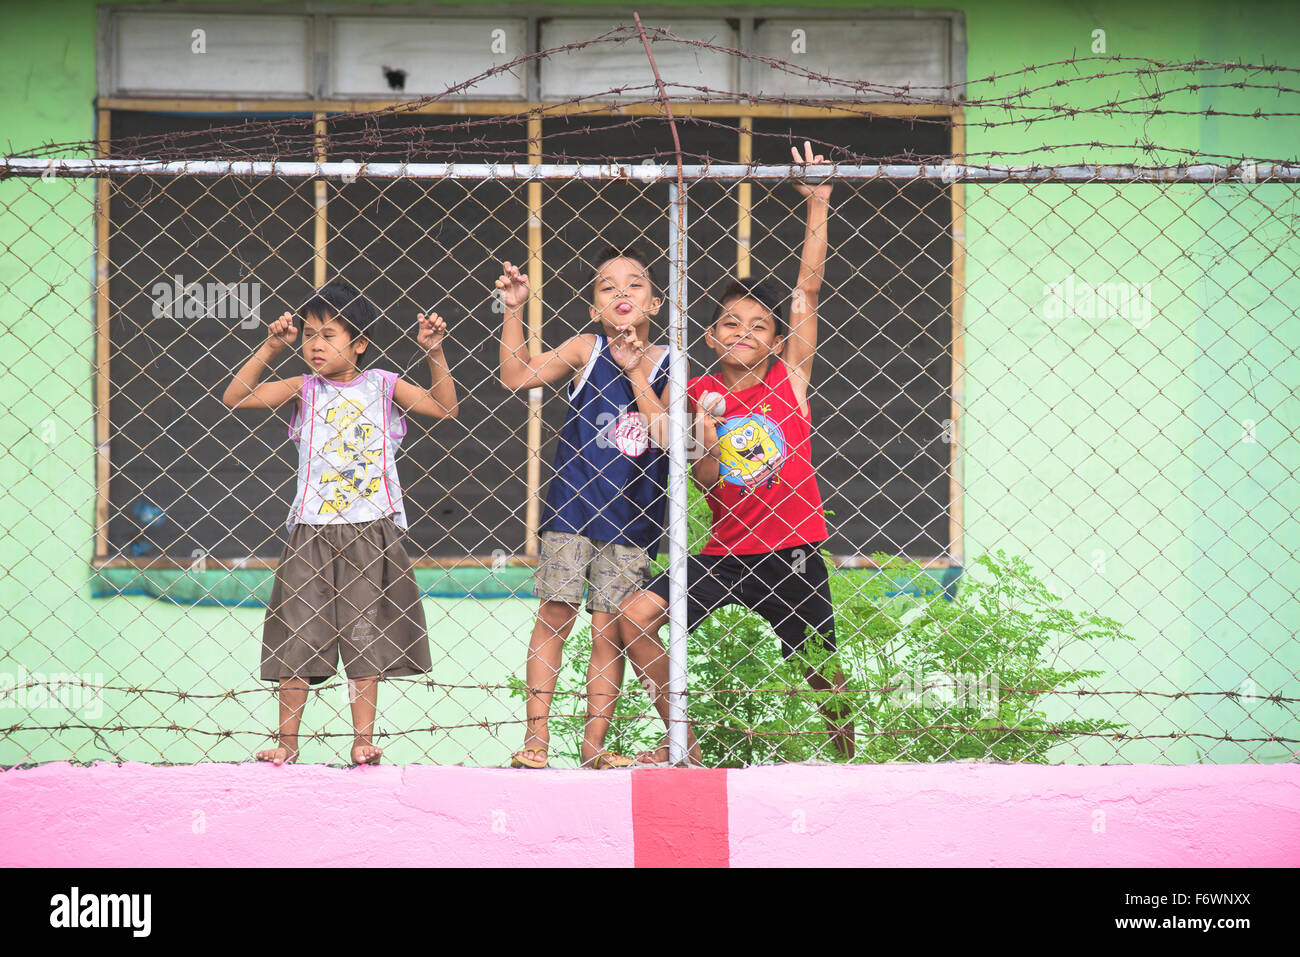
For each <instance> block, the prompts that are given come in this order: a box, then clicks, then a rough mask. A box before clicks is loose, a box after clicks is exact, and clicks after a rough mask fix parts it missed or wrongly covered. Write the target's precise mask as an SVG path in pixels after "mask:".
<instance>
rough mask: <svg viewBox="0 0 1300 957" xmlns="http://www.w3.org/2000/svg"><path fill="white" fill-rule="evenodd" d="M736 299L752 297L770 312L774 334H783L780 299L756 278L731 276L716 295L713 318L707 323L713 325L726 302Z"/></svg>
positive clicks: (783, 323) (783, 324)
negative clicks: (720, 292)
mask: <svg viewBox="0 0 1300 957" xmlns="http://www.w3.org/2000/svg"><path fill="white" fill-rule="evenodd" d="M736 299H753V300H754V301H755V302H756V303H758V304H759V305H760V306H762V307H763V308H764V309H766V310H767V311H768V312H770V313H771V314H772V325H773V327H774V328H775V330H776V334H777V335H778V336H783V335H785V316H784V315H782V313H781V299H780V297H779V296H777V294H776V292H775V291H773V289H772V287H771V286H769V285H767V284H766V283H764V282H762V281H760V280H758V279H735V278H732V279H731V280H729V281H728V282H727V287H726V288H725V289H723V290H722V295H720V296H718V299H717V302H718V305H717V307H716V308H714V310H713V319H712V320H711V321H710V322H709V325H710V326H712V325H714V324H715V323H716V322H717V321H718V318H719V317H720V316H721V315H722V313H723V310H725V309H726V308H727V303H729V302H732V301H733V300H736Z"/></svg>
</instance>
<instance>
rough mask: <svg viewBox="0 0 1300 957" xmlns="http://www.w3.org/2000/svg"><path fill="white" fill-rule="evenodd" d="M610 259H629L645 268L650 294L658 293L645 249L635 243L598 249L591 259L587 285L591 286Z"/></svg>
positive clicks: (656, 294)
mask: <svg viewBox="0 0 1300 957" xmlns="http://www.w3.org/2000/svg"><path fill="white" fill-rule="evenodd" d="M611 259H630V260H632V262H634V263H636V264H637V265H638V266H640V267H641V268H642V269H644V270H645V274H646V278H647V279H649V280H650V294H651V295H652V296H658V295H659V284H658V283H656V282H655V277H654V272H653V270H652V269H651V268H650V257H649V256H647V255H646V253H645V251H644V250H643V249H642V248H641V247H640V246H637V245H636V244H632V245H630V246H621V247H620V246H613V245H610V246H606V247H605V248H604V249H602V250H601V251H600V254H599V255H598V256H596V257H595V258H594V259H592V260H591V277H590V278H589V279H588V280H587V285H588V286H593V285H595V283H596V280H597V279H598V278H599V277H600V270H601V269H602V268H603V267H604V265H605V263H607V262H609V261H610V260H611Z"/></svg>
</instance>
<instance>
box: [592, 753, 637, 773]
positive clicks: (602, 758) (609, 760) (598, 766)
mask: <svg viewBox="0 0 1300 957" xmlns="http://www.w3.org/2000/svg"><path fill="white" fill-rule="evenodd" d="M635 763H636V762H635V761H633V760H632V759H631V758H629V757H628V756H627V755H626V754H615V753H614V752H613V751H602V752H600V754H598V755H596V756H595V757H594V758H592V759H591V768H592V770H595V771H607V770H611V769H613V768H630V767H631V766H632V765H633V764H635Z"/></svg>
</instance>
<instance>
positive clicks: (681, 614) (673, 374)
mask: <svg viewBox="0 0 1300 957" xmlns="http://www.w3.org/2000/svg"><path fill="white" fill-rule="evenodd" d="M668 342H669V345H670V347H671V349H672V355H671V356H670V357H669V362H670V364H669V367H668V374H669V380H668V382H669V384H668V418H669V420H670V421H669V431H668V440H669V442H668V714H669V724H668V761H669V763H671V764H673V765H679V764H683V763H684V762H685V761H686V554H687V542H686V481H687V479H686V349H687V339H686V186H685V184H683V185H681V186H678V184H677V183H669V184H668Z"/></svg>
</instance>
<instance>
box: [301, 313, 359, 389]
mask: <svg viewBox="0 0 1300 957" xmlns="http://www.w3.org/2000/svg"><path fill="white" fill-rule="evenodd" d="M367 344H368V343H367V342H366V338H365V336H358V337H357V338H356V339H353V338H352V336H351V335H350V334H349V333H348V330H347V328H346V327H345V326H344V325H343V323H341V322H339V321H338V320H337V319H333V318H330V319H325V318H324V317H322V316H313V315H309V316H306V317H305V318H304V319H303V321H302V357H303V358H304V359H305V360H307V365H308V366H309V367H310V368H311V370H312V371H313V372H315V373H317V374H319V375H323V376H324V377H325V378H327V379H335V378H338V377H340V376H350V375H351V374H352V373H354V372H356V368H357V360H358V359H359V358H360V357H361V354H362V353H363V352H365V351H366V346H367Z"/></svg>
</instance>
